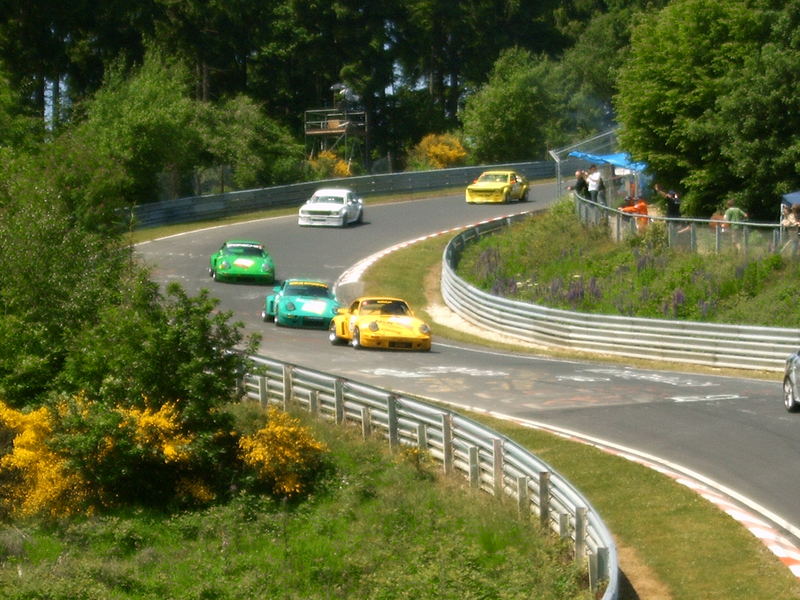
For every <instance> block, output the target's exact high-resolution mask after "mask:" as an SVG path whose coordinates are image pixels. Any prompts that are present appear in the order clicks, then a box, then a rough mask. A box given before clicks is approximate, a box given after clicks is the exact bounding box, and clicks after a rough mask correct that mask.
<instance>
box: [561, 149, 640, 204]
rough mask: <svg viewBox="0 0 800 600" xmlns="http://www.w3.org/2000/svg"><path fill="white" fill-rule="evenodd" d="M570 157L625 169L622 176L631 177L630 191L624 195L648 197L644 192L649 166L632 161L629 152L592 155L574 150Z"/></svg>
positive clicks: (626, 191)
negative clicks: (646, 171)
mask: <svg viewBox="0 0 800 600" xmlns="http://www.w3.org/2000/svg"><path fill="white" fill-rule="evenodd" d="M569 156H573V157H575V158H581V159H583V160H586V161H589V162H590V163H594V164H597V165H611V166H612V167H617V168H619V169H624V170H625V171H624V172H622V173H621V175H623V176H625V177H628V176H631V180H630V181H629V185H628V186H626V188H628V189H626V190H625V192H624V194H625V195H630V196H647V195H648V194H647V193H646V192H645V190H644V188H645V184H646V181H647V180H649V177H647V176H646V175H645V174H644V171H645V170H646V169H647V165H646V164H645V163H643V162H634V161H632V160H631V156H630V154H628V153H627V152H618V153H616V154H591V153H589V152H581V151H579V150H573V151H572V152H570V153H569Z"/></svg>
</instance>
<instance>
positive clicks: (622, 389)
mask: <svg viewBox="0 0 800 600" xmlns="http://www.w3.org/2000/svg"><path fill="white" fill-rule="evenodd" d="M553 188H554V186H553V185H545V186H537V187H536V188H535V189H534V193H533V194H532V201H531V202H529V203H526V204H525V203H523V204H510V205H478V206H472V205H467V204H466V203H465V202H464V200H463V196H462V195H461V194H459V195H456V196H446V197H439V198H431V199H426V200H417V201H409V202H397V203H389V204H383V205H367V206H366V207H365V218H364V223H363V224H361V225H357V226H351V227H348V228H345V229H328V228H300V227H298V226H297V222H296V217H295V216H288V217H277V218H270V219H261V220H256V221H251V222H247V223H242V224H236V225H227V226H224V227H214V228H208V229H204V230H200V231H195V232H191V233H186V234H180V235H177V236H171V237H168V238H164V239H160V240H156V241H152V242H146V243H143V244H141V245H140V246H139V247H138V252H139V254H140V255H141V256H142V258H143V259H144V260H145V261H146V262H147V263H149V264H150V265H152V266H153V268H154V276H155V278H156V280H157V281H159V282H162V283H166V282H169V281H178V282H180V283H181V284H182V285H183V286H184V288H185V289H186V290H187V291H188V292H190V293H197V292H198V291H199V290H200V289H202V288H207V289H209V290H211V292H212V295H214V296H216V297H218V298H220V300H221V304H220V307H221V308H222V309H223V310H230V311H232V312H233V313H234V315H235V319H236V320H239V321H241V322H242V323H244V325H245V330H246V331H258V332H261V333H262V335H263V341H262V344H261V349H260V353H261V354H264V355H265V356H270V357H275V358H278V359H281V360H285V361H288V362H292V363H295V364H300V365H304V366H307V367H312V368H315V369H318V370H321V371H325V372H329V373H335V374H339V375H342V376H345V377H348V378H351V379H354V380H358V381H363V382H365V383H370V384H374V385H379V386H382V387H386V388H389V389H395V390H401V391H404V392H407V393H411V394H417V395H420V396H423V397H428V398H434V399H437V400H441V401H444V402H449V403H453V404H456V405H460V406H466V407H470V408H474V409H478V410H486V411H492V412H496V413H500V414H502V415H506V416H508V417H510V418H514V419H519V420H525V421H532V422H534V423H537V424H541V425H543V426H546V427H552V428H558V429H563V430H566V431H570V432H577V433H579V434H580V435H581V436H582V437H587V436H588V437H591V438H594V439H597V440H598V441H602V442H604V443H605V442H608V444H610V445H619V446H622V447H624V450H626V451H627V450H628V449H631V450H633V451H636V452H638V453H641V454H643V455H646V456H647V457H649V458H650V459H653V460H655V462H657V463H658V464H660V465H667V466H671V467H674V468H676V469H677V471H678V472H679V473H685V472H687V471H688V472H692V473H694V474H696V475H698V476H699V477H700V478H705V479H707V480H708V481H709V482H711V483H712V484H713V486H714V488H723V489H724V490H725V491H726V492H728V497H731V496H732V497H735V499H736V500H737V503H739V502H742V503H744V504H745V505H747V507H748V509H749V510H750V511H755V513H756V514H757V516H758V517H759V519H767V518H769V519H770V520H768V521H764V523H766V524H768V525H769V526H770V527H772V528H774V530H775V531H777V533H778V534H779V535H781V536H786V537H787V539H789V540H791V541H792V543H793V544H794V545H797V543H798V539H797V533H798V532H800V503H798V502H797V498H799V497H800V479H799V478H798V477H797V466H796V465H797V464H798V463H800V416H798V415H790V414H789V413H787V412H786V411H785V409H784V408H783V404H782V396H781V385H780V376H779V375H777V374H776V376H775V379H774V380H771V381H763V380H757V379H750V378H736V377H723V376H715V375H702V374H700V375H698V374H691V373H683V372H680V371H675V370H664V371H659V370H649V369H636V368H628V367H625V366H620V365H617V364H605V363H601V362H587V361H570V360H555V359H551V358H547V357H542V356H531V355H530V354H525V353H520V354H517V353H513V352H498V351H494V350H487V349H486V348H481V347H479V346H470V345H467V344H462V343H454V342H449V341H447V340H444V339H438V340H437V339H436V337H435V332H436V329H435V324H434V345H433V349H432V351H431V352H430V353H402V352H382V351H355V350H352V349H351V348H347V347H333V346H331V345H330V344H329V343H328V341H327V336H326V334H325V332H322V331H313V330H296V329H287V328H281V327H276V326H275V325H273V324H271V323H263V322H262V321H261V319H260V312H261V308H262V305H263V300H264V296H265V295H266V294H267V293H268V292H269V290H270V287H269V286H258V285H249V284H228V283H219V282H215V281H212V280H211V279H210V278H209V277H208V272H207V269H208V257H209V256H210V255H211V253H212V252H213V251H215V250H216V249H217V248H218V247H219V246H220V245H221V244H222V242H224V241H225V240H228V239H235V238H245V239H257V240H261V241H263V242H264V243H265V244H266V245H267V247H268V249H269V251H270V253H271V254H272V255H273V257H274V259H275V263H276V268H277V276H278V278H279V279H282V278H285V277H314V278H322V279H327V280H328V281H330V282H335V281H337V280H338V279H339V277H340V276H341V275H342V273H343V272H345V271H346V270H347V269H348V268H350V267H351V266H353V265H355V264H356V263H358V262H359V261H361V260H363V259H365V258H367V257H369V256H371V255H373V254H375V253H377V252H379V251H381V250H383V249H385V248H387V247H390V246H392V245H394V244H397V243H399V242H404V241H408V240H413V239H416V238H419V237H422V236H424V235H427V234H430V233H435V232H442V231H446V230H450V229H452V228H455V227H460V226H465V225H469V224H472V223H476V222H479V221H482V220H485V219H489V218H493V217H496V216H501V215H508V214H513V213H515V212H523V211H529V210H536V209H538V208H543V207H544V206H546V205H547V204H549V203H550V202H551V201H552V198H553V197H554V195H555V193H554V189H553ZM564 243H565V244H566V243H569V240H564ZM345 287H346V289H341V290H340V296H341V295H344V297H345V299H349V298H351V297H354V296H356V295H358V293H359V289H358V285H357V284H355V285H350V286H345ZM786 562H787V563H788V561H786ZM793 570H794V567H793ZM797 572H798V575H800V567H798V571H797Z"/></svg>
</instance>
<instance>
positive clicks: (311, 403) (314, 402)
mask: <svg viewBox="0 0 800 600" xmlns="http://www.w3.org/2000/svg"><path fill="white" fill-rule="evenodd" d="M308 412H309V413H311V416H312V417H314V418H315V419H316V418H317V417H319V390H311V391H310V392H308Z"/></svg>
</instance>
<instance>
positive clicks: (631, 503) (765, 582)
mask: <svg viewBox="0 0 800 600" xmlns="http://www.w3.org/2000/svg"><path fill="white" fill-rule="evenodd" d="M154 237H157V236H154ZM448 239H449V237H448V236H440V237H438V238H433V239H430V240H426V241H424V242H420V243H418V244H415V245H413V246H411V247H409V248H406V249H403V250H399V251H396V252H394V253H392V254H390V255H388V256H387V257H385V258H383V259H382V260H381V261H379V262H378V263H377V264H375V265H374V266H373V267H371V268H370V269H369V271H368V272H367V273H366V274H365V282H364V283H365V292H364V293H386V294H392V295H398V296H401V297H404V298H406V299H407V300H408V301H409V302H410V303H411V304H412V306H413V307H414V308H415V309H416V311H417V312H418V313H420V314H422V315H423V316H424V317H425V318H428V319H429V320H431V321H432V319H431V315H430V314H428V312H427V310H426V307H427V306H428V305H429V303H430V301H432V300H434V301H441V299H440V298H439V296H438V277H437V273H438V268H439V266H440V262H441V256H442V251H443V248H444V246H445V244H446V242H447V241H448ZM422 280H425V281H422ZM434 333H435V335H436V337H448V338H451V339H456V340H463V341H472V342H481V341H482V340H479V339H478V338H475V337H474V336H471V335H470V334H469V333H465V332H460V331H455V330H452V329H449V328H448V327H445V326H442V325H440V324H436V323H434ZM645 364H646V363H645ZM682 368H683V367H682ZM715 372H717V371H715ZM751 375H752V374H751ZM772 377H774V375H772ZM470 416H471V417H473V418H475V419H477V420H481V421H484V422H486V423H487V424H489V425H490V426H492V427H494V428H496V429H498V430H499V431H501V432H502V433H504V434H506V435H508V436H509V437H511V438H513V439H514V440H516V441H517V442H519V443H521V444H522V445H524V446H526V447H527V448H528V449H529V450H531V451H532V452H534V453H535V454H536V455H538V456H540V457H541V458H543V459H544V460H546V461H548V462H549V463H550V464H551V465H553V467H554V468H556V469H557V470H558V471H559V472H560V473H562V474H563V475H564V476H566V477H567V478H568V479H569V480H570V481H572V482H573V483H574V484H575V485H576V486H577V487H578V488H579V489H580V490H581V491H582V492H583V493H584V494H585V495H586V496H587V497H588V498H589V499H590V501H591V502H592V504H593V505H594V506H595V507H596V508H597V509H598V510H599V511H600V513H601V515H602V517H603V518H604V520H605V521H606V522H607V523H608V525H609V527H610V528H611V530H612V532H613V533H614V535H615V538H616V539H617V544H618V547H619V548H620V550H621V552H620V554H621V556H622V558H623V560H622V567H623V571H624V575H625V577H627V578H628V579H630V580H631V581H632V585H633V588H634V589H631V588H628V587H626V588H625V589H624V590H623V596H622V600H648V599H649V598H659V599H662V598H674V599H676V600H679V599H684V598H685V599H687V600H696V599H698V598H703V599H716V598H720V599H722V598H725V599H729V600H752V599H753V598H770V599H775V600H782V599H784V598H786V599H789V598H798V597H800V584H798V581H797V579H796V578H795V577H794V576H793V575H792V574H791V572H790V571H789V570H788V569H787V568H786V567H785V566H784V565H782V564H781V563H780V562H779V561H778V559H777V558H776V557H775V556H774V555H772V554H771V553H770V552H769V551H768V550H767V549H766V548H765V547H764V546H763V545H762V544H761V543H760V542H759V541H758V540H756V538H754V537H753V536H752V535H751V534H750V533H749V532H747V531H746V530H745V529H744V528H743V527H742V526H741V525H740V524H738V523H736V522H735V521H734V520H733V519H731V518H730V517H728V516H727V515H725V514H723V513H721V512H720V511H719V510H718V509H716V508H715V507H714V506H713V505H711V504H710V503H708V502H706V501H705V500H703V499H701V498H700V497H698V496H697V495H696V494H694V493H693V492H691V491H689V490H688V489H686V488H684V487H683V486H681V485H679V484H677V483H675V482H673V481H672V480H671V479H668V478H665V477H664V476H662V475H660V474H658V473H655V472H653V471H651V470H649V469H646V468H645V467H642V466H641V465H637V464H635V463H631V462H629V461H626V460H623V459H621V458H619V457H615V456H611V455H607V454H605V453H603V452H601V451H599V450H597V449H595V448H591V447H588V446H585V445H582V444H579V443H576V442H570V441H567V440H564V439H562V438H560V437H558V436H554V435H550V434H547V433H544V432H541V431H536V430H532V429H528V428H523V427H521V426H517V425H513V424H509V423H507V422H503V421H498V420H496V419H491V418H488V417H486V416H484V415H480V414H472V415H470ZM6 537H7V535H6ZM0 539H2V538H0ZM12 545H13V544H12ZM652 589H655V590H656V591H655V592H653V593H652V594H651V593H650V592H649V590H652ZM636 590H639V591H638V592H637V591H636ZM331 597H338V596H336V595H335V594H334V595H332V596H331ZM397 597H403V596H397ZM533 597H536V596H533Z"/></svg>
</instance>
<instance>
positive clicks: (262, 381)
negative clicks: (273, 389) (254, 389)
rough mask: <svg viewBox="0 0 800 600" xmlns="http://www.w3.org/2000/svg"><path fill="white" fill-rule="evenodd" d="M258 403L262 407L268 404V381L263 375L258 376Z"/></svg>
mask: <svg viewBox="0 0 800 600" xmlns="http://www.w3.org/2000/svg"><path fill="white" fill-rule="evenodd" d="M258 403H259V404H260V405H261V406H262V407H264V406H267V405H268V404H269V383H268V381H267V377H266V376H265V375H259V376H258Z"/></svg>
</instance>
